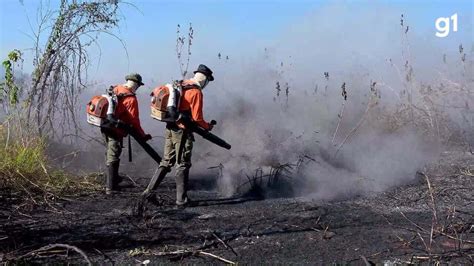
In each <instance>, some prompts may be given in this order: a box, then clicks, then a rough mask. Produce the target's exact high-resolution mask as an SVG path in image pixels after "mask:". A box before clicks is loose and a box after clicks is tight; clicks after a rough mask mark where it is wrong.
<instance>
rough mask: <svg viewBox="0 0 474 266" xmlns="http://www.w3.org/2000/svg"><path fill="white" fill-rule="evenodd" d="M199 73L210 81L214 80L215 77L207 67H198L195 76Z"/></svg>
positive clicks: (201, 65)
mask: <svg viewBox="0 0 474 266" xmlns="http://www.w3.org/2000/svg"><path fill="white" fill-rule="evenodd" d="M197 72H199V73H202V74H204V75H205V76H206V77H207V79H209V81H213V80H214V77H213V76H212V70H211V69H210V68H208V67H207V66H206V65H203V64H200V65H199V66H198V69H197V70H196V71H194V74H196V73H197Z"/></svg>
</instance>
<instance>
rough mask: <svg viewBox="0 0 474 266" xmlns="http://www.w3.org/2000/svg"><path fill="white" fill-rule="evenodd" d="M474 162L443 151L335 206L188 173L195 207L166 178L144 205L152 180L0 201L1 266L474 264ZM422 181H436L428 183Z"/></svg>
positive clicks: (466, 155) (5, 196)
mask: <svg viewBox="0 0 474 266" xmlns="http://www.w3.org/2000/svg"><path fill="white" fill-rule="evenodd" d="M473 158H474V156H473V155H471V154H470V153H460V152H445V153H443V156H442V157H441V159H440V161H439V162H437V163H436V164H433V165H431V166H428V167H427V168H426V169H425V171H424V172H423V173H419V174H418V178H417V179H416V180H415V181H414V182H413V183H411V184H407V185H404V186H402V187H397V188H394V189H392V190H389V191H386V192H382V193H374V194H372V195H365V196H358V197H355V198H352V199H346V200H333V201H329V202H324V201H312V200H311V199H307V198H266V199H263V198H261V197H252V196H246V197H235V198H220V197H219V196H218V194H217V193H216V192H215V191H214V190H212V189H211V190H208V189H207V190H204V189H202V187H207V186H201V185H200V181H199V180H193V179H192V177H191V182H192V184H191V191H190V197H191V198H192V199H193V200H194V201H193V203H192V205H191V206H189V207H187V208H184V209H177V208H175V206H174V197H175V196H174V183H173V182H172V180H173V178H172V175H171V174H170V175H169V176H168V177H167V178H166V179H165V183H163V184H162V185H161V186H160V188H159V189H158V193H157V196H156V198H153V199H152V200H147V201H141V196H140V193H141V191H142V190H143V188H144V186H145V185H146V183H147V182H148V178H136V179H134V181H135V182H136V183H137V184H138V186H134V187H130V188H123V190H122V191H121V192H120V193H118V194H115V195H111V196H107V195H104V194H103V193H91V194H84V195H81V196H77V197H74V198H68V199H61V200H56V201H54V203H53V204H52V205H47V206H31V207H29V208H26V207H25V206H26V205H25V203H24V201H20V200H19V199H18V197H17V198H16V199H15V197H13V196H12V194H11V193H10V194H8V193H6V192H5V193H2V198H0V200H1V202H0V204H1V205H0V262H7V263H9V262H10V263H21V262H30V263H44V262H54V263H61V262H66V261H67V262H76V263H78V262H81V263H83V262H84V259H85V257H84V256H81V255H80V254H79V253H78V252H77V251H74V250H73V249H68V248H65V247H54V246H50V247H46V248H43V249H41V248H42V247H45V246H48V245H51V244H58V243H61V244H67V245H69V246H73V247H77V248H78V249H79V251H82V252H83V255H85V256H87V258H88V259H90V261H91V262H92V263H100V264H102V263H120V264H122V263H127V264H128V263H142V262H144V263H148V262H150V263H153V264H155V263H170V262H175V263H182V262H185V263H202V264H204V263H205V264H209V263H225V262H224V261H223V260H228V261H229V262H235V263H243V264H262V263H265V264H275V263H279V264H289V263H297V264H328V263H355V264H365V263H371V262H374V263H381V262H386V261H391V262H402V263H403V262H413V263H416V262H428V261H431V262H436V261H443V262H460V263H466V264H471V263H473V256H474V228H473V222H474V217H473V216H474V198H473V194H474V193H473V190H474V182H473V176H474V171H473V172H471V171H470V170H471V169H472V168H471V163H472V159H473ZM427 181H429V182H430V186H428V184H427Z"/></svg>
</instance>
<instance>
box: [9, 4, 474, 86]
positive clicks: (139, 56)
mask: <svg viewBox="0 0 474 266" xmlns="http://www.w3.org/2000/svg"><path fill="white" fill-rule="evenodd" d="M41 2H42V3H43V7H47V6H49V7H51V8H53V9H55V8H57V7H58V6H59V1H58V0H49V1H48V0H43V1H41V0H1V1H0V17H1V21H0V23H1V24H0V52H1V53H0V56H1V57H5V56H6V54H7V53H8V51H10V50H12V49H20V50H21V51H23V52H24V57H25V63H24V65H23V70H24V71H25V72H31V55H32V53H31V50H29V49H30V48H31V46H32V43H33V41H32V38H31V36H32V32H33V31H34V29H35V28H36V25H37V21H36V14H37V10H38V8H39V7H40V3H41ZM128 2H129V3H130V4H125V3H123V4H121V7H120V14H121V18H122V21H121V23H120V28H119V29H118V30H116V31H115V33H116V35H117V36H118V37H120V39H121V40H122V41H123V42H124V43H125V45H126V48H127V52H126V51H125V49H124V48H123V45H122V44H121V43H120V42H118V41H117V39H115V38H113V37H110V36H102V37H101V39H100V44H101V47H100V48H98V47H93V48H92V50H91V53H90V54H91V60H92V61H91V62H92V64H91V65H92V66H93V67H92V68H91V69H90V71H89V73H90V76H91V78H93V79H98V80H104V82H110V80H113V79H116V78H119V77H121V76H123V75H124V73H125V72H143V73H144V74H145V75H146V77H145V80H150V81H152V82H156V80H159V81H162V80H169V79H171V78H176V75H178V74H177V73H179V68H178V63H177V59H176V55H175V40H176V26H177V24H180V25H181V26H182V30H185V29H186V28H187V25H189V23H190V22H191V23H192V25H193V28H194V30H195V41H194V47H193V52H194V55H193V56H192V62H191V65H192V67H191V68H194V65H197V64H198V62H206V61H213V60H214V59H215V57H217V54H218V53H221V54H222V55H223V56H227V55H228V56H229V57H230V58H231V59H233V60H243V61H245V60H247V59H248V58H250V57H252V56H254V55H255V53H256V51H257V50H258V51H261V50H263V49H264V48H267V47H278V45H279V43H281V42H282V41H285V42H287V41H288V40H286V39H285V38H286V37H285V35H286V34H288V33H289V32H292V31H293V30H294V29H297V28H298V25H300V23H304V21H305V17H308V16H311V15H312V14H315V13H317V12H318V11H320V10H321V9H323V8H325V7H327V6H331V5H337V6H343V7H345V8H347V9H350V10H351V11H352V12H351V13H352V14H353V15H355V16H357V14H358V13H360V14H361V20H363V19H364V18H363V17H362V16H364V14H367V11H370V12H372V13H374V14H376V13H378V12H381V9H383V10H386V9H389V10H392V11H396V12H399V13H403V14H404V15H405V17H406V18H407V20H408V21H409V22H410V25H412V27H413V28H416V29H417V34H419V35H421V37H422V38H426V39H427V40H428V41H430V42H431V43H433V44H435V45H440V46H453V44H456V43H460V42H461V41H464V42H465V41H466V40H470V42H471V44H470V45H472V40H473V31H472V26H473V24H474V23H473V16H472V14H473V4H472V2H473V1H470V0H443V1H441V0H418V1H416V0H412V1H408V0H404V1H387V0H385V1H376V0H371V1H369V0H366V1H362V0H357V1H322V0H321V1H316V0H313V1H309V0H308V1H301V0H296V1H290V0H275V1H270V0H257V1H249V0H232V1H230V0H227V1H226V0H224V1H217V0H203V1H199V2H196V1H184V0H176V1H164V0H163V1H161V0H156V1H153V0H138V1H133V0H129V1H128ZM362 11H364V12H362ZM455 13H457V14H458V19H459V22H458V24H459V25H458V32H451V33H450V35H449V36H447V37H446V38H438V37H435V35H434V33H435V31H436V30H435V26H434V22H435V20H436V18H438V17H441V16H443V17H449V16H451V15H453V14H455ZM336 19H337V20H340V21H342V22H344V19H345V18H344V17H341V18H336ZM351 21H352V20H351ZM359 26H361V25H357V24H347V25H345V27H347V30H351V28H352V27H359ZM363 26H364V27H366V28H367V29H364V30H367V31H370V30H371V29H370V27H367V25H363ZM314 27H315V28H316V27H318V25H314ZM328 30H330V29H328ZM47 34H48V31H45V32H44V36H46V35H47ZM363 37H364V36H361V38H363ZM293 41H294V42H298V41H301V40H293ZM341 42H344V38H341ZM470 45H468V46H470ZM315 46H316V47H317V44H315ZM127 53H128V56H127ZM209 58H212V60H210V59H209ZM234 62H236V63H237V61H234Z"/></svg>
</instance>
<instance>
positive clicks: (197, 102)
mask: <svg viewBox="0 0 474 266" xmlns="http://www.w3.org/2000/svg"><path fill="white" fill-rule="evenodd" d="M183 87H186V88H185V89H184V91H183V92H182V94H183V95H182V97H181V102H180V105H179V111H180V112H185V111H187V112H190V113H191V118H192V119H193V121H194V122H196V123H197V124H198V125H199V126H200V127H202V128H204V129H206V130H209V128H210V125H209V123H208V122H206V120H204V115H203V112H202V108H203V98H204V97H203V95H202V91H201V88H199V87H198V86H196V84H195V83H194V81H192V80H185V81H183ZM180 126H182V125H180Z"/></svg>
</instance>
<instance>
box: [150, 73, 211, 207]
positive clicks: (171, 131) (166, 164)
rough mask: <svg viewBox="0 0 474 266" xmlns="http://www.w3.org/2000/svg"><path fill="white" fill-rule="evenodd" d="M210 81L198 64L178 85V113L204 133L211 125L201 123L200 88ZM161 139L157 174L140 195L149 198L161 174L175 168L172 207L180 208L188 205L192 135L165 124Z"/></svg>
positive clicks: (202, 119) (175, 125)
mask: <svg viewBox="0 0 474 266" xmlns="http://www.w3.org/2000/svg"><path fill="white" fill-rule="evenodd" d="M213 80H214V77H213V76H212V71H211V69H209V68H208V67H207V66H205V65H199V67H198V69H197V70H196V71H194V77H193V78H191V79H189V80H185V81H183V82H182V88H183V91H182V96H181V102H180V105H179V112H180V113H181V114H182V115H185V116H188V117H189V118H191V120H192V121H193V122H194V123H196V124H197V125H199V126H200V127H202V128H203V129H205V130H212V127H213V125H212V124H211V123H208V122H206V121H205V120H204V116H203V112H202V108H203V94H202V89H204V88H205V87H206V86H207V84H209V82H210V81H213ZM165 138H166V140H165V148H164V154H163V159H162V161H161V163H160V171H159V175H158V176H154V177H153V179H152V180H151V181H150V184H149V185H148V187H147V189H146V190H145V191H144V193H143V194H144V195H147V196H149V195H151V192H152V191H153V190H155V189H156V187H157V186H158V185H159V183H160V182H161V180H162V179H163V178H164V177H165V175H166V174H167V173H168V172H170V171H171V167H173V165H176V176H175V178H176V205H177V206H179V207H184V206H186V205H187V204H188V203H189V198H188V196H187V191H188V181H189V169H190V168H191V155H192V149H193V142H194V136H193V134H192V132H190V131H189V130H187V129H186V127H185V126H184V125H183V124H181V123H179V122H178V123H166V131H165Z"/></svg>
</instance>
